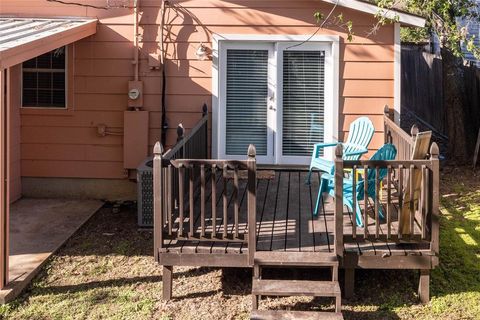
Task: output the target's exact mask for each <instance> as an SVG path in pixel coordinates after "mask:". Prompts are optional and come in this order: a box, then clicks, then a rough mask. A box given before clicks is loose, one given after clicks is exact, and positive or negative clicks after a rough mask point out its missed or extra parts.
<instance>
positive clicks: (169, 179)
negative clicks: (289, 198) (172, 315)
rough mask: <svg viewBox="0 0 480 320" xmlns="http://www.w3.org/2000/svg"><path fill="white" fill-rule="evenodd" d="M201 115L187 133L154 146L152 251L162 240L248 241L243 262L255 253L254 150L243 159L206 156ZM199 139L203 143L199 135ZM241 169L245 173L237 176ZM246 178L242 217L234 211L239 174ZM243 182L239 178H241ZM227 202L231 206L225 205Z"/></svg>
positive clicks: (204, 121) (237, 204)
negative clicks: (167, 146)
mask: <svg viewBox="0 0 480 320" xmlns="http://www.w3.org/2000/svg"><path fill="white" fill-rule="evenodd" d="M207 119H208V115H205V116H204V117H203V118H202V120H201V121H200V122H199V124H198V125H197V126H196V127H195V128H194V129H192V132H191V134H189V135H188V136H187V137H185V138H183V139H182V140H181V141H182V144H178V143H177V145H176V146H175V147H174V148H173V149H172V150H170V151H168V152H166V153H165V154H163V148H162V146H161V144H160V143H159V142H157V144H156V145H155V148H154V160H153V182H154V246H155V256H156V258H157V259H158V254H159V252H161V251H162V250H164V243H165V241H170V240H171V241H185V242H201V241H208V242H210V243H215V242H229V243H240V244H246V245H248V252H249V257H248V261H249V264H251V265H253V255H254V253H255V244H256V239H255V234H256V232H255V227H256V223H255V219H256V199H255V197H256V151H255V147H254V146H253V145H251V146H250V147H249V149H248V154H247V155H248V159H247V160H244V161H237V160H209V159H206V158H207V155H206V150H207V148H206V146H207V145H206V143H207ZM202 139H203V143H202V141H201V140H202ZM242 173H246V175H245V177H243V175H242ZM241 178H246V183H247V185H246V190H247V192H246V193H247V202H246V203H247V221H244V220H245V219H244V217H242V216H241V215H240V203H241V195H240V194H239V183H240V182H239V180H240V179H241ZM242 183H243V182H242ZM230 203H232V204H233V206H229V204H230Z"/></svg>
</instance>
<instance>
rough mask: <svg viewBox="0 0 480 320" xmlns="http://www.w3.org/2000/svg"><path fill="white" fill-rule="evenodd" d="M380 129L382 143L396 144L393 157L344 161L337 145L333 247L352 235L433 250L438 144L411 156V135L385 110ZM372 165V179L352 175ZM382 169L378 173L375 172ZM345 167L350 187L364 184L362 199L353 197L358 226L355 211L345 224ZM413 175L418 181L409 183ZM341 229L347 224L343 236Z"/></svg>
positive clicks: (436, 237)
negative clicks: (422, 245) (416, 157)
mask: <svg viewBox="0 0 480 320" xmlns="http://www.w3.org/2000/svg"><path fill="white" fill-rule="evenodd" d="M385 130H386V134H385V137H386V141H385V142H390V143H393V144H394V145H395V147H396V148H397V159H396V160H395V161H369V160H362V161H344V160H342V154H343V150H342V148H341V145H339V146H338V147H337V149H336V152H335V154H336V159H335V195H336V197H335V223H336V226H335V248H336V252H337V254H338V253H339V252H340V253H341V250H343V244H344V242H351V241H352V240H354V239H355V240H370V241H377V240H381V241H387V242H408V243H425V244H429V245H430V250H431V251H432V252H433V253H435V254H438V240H439V179H440V177H439V175H440V173H439V149H438V146H437V144H436V143H433V144H432V146H431V148H430V155H429V158H428V159H426V160H411V158H410V157H411V155H412V154H413V146H414V142H415V140H414V139H415V137H411V136H410V135H408V134H407V133H406V132H404V131H402V130H401V128H400V127H399V126H398V125H396V124H395V123H394V122H393V121H391V120H390V119H389V118H388V116H387V115H385ZM387 130H388V131H387ZM414 133H415V132H414ZM371 170H374V171H375V175H374V180H373V181H369V180H368V179H367V180H366V181H364V182H360V181H358V180H357V179H358V175H357V171H360V173H361V174H362V175H363V177H365V176H368V172H371ZM382 171H383V174H380V173H381V172H382ZM346 172H350V173H351V179H352V189H353V190H355V189H356V186H357V185H358V184H359V183H364V184H365V186H364V195H363V196H362V197H361V200H357V198H356V197H353V208H355V207H356V205H357V203H358V204H359V205H360V207H361V209H362V221H363V224H364V226H363V227H359V226H357V222H356V219H355V210H353V213H352V216H351V219H350V220H351V224H349V225H344V220H343V214H344V206H343V187H344V185H343V183H344V177H345V173H346ZM382 175H385V178H384V179H382V181H380V179H379V176H382ZM415 176H416V177H417V180H419V181H420V183H418V181H417V183H414V178H413V177H415ZM369 184H371V185H370V186H369ZM382 186H383V187H382ZM369 189H370V194H375V195H376V196H375V198H374V199H371V198H369V196H368V195H367V193H368V190H369ZM380 211H382V212H383V214H384V221H381V220H382V219H381V217H380ZM385 224H386V228H384V226H385ZM344 228H352V229H351V232H350V230H349V232H348V234H349V235H348V236H347V235H346V236H344ZM385 229H386V230H385ZM346 233H347V232H346ZM352 238H353V239H352Z"/></svg>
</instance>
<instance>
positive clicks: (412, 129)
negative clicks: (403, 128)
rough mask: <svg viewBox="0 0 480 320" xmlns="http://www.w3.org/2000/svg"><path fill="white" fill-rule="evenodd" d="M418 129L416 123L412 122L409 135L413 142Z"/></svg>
mask: <svg viewBox="0 0 480 320" xmlns="http://www.w3.org/2000/svg"><path fill="white" fill-rule="evenodd" d="M419 131H420V130H419V129H418V127H417V125H416V124H414V125H413V126H412V128H411V129H410V135H411V136H412V140H413V142H415V139H416V138H417V134H418V132H419Z"/></svg>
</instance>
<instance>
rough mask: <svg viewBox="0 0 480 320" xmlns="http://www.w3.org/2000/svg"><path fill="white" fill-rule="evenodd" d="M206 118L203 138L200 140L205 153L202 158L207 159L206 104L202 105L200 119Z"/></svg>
mask: <svg viewBox="0 0 480 320" xmlns="http://www.w3.org/2000/svg"><path fill="white" fill-rule="evenodd" d="M204 117H207V120H206V121H205V125H204V130H205V132H204V138H203V139H202V143H203V144H204V146H203V150H204V152H205V155H204V158H205V159H206V158H208V107H207V104H206V103H204V104H203V107H202V118H204Z"/></svg>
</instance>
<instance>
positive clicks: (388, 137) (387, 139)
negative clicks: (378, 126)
mask: <svg viewBox="0 0 480 320" xmlns="http://www.w3.org/2000/svg"><path fill="white" fill-rule="evenodd" d="M387 119H390V107H389V106H388V105H385V108H384V109H383V134H384V139H383V141H384V143H392V132H391V130H390V127H389V126H387Z"/></svg>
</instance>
